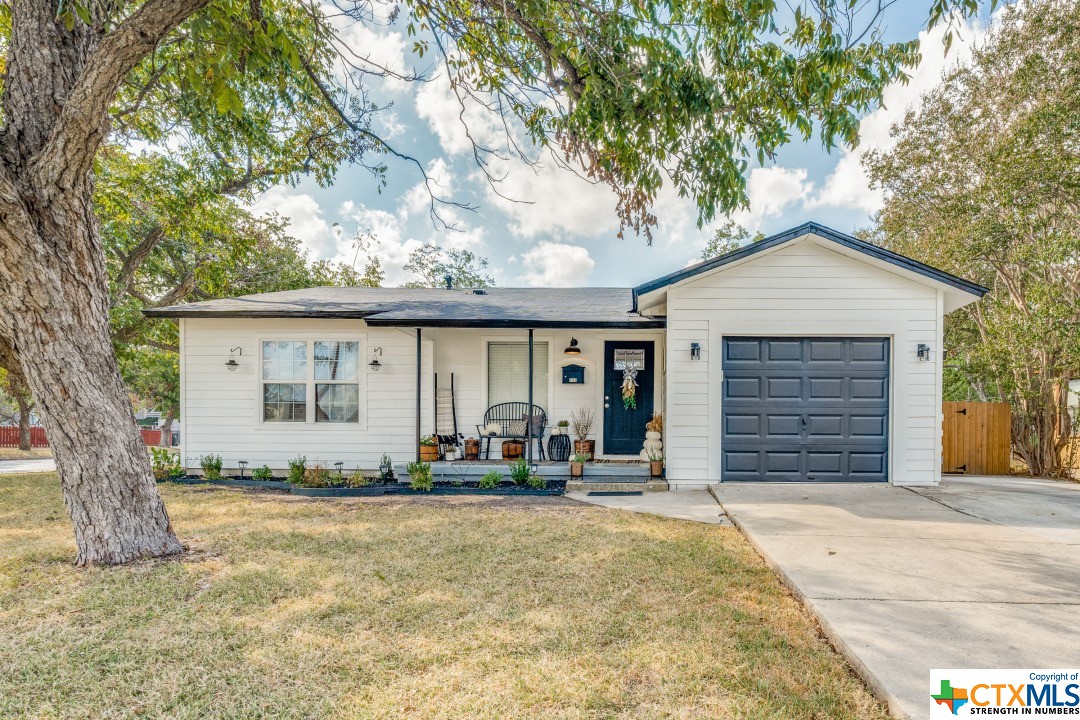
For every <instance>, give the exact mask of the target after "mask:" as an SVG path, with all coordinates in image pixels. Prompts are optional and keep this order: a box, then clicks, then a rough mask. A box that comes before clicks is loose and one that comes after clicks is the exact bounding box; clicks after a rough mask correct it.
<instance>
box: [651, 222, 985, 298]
mask: <svg viewBox="0 0 1080 720" xmlns="http://www.w3.org/2000/svg"><path fill="white" fill-rule="evenodd" d="M806 235H815V236H817V237H819V238H822V239H824V240H829V241H832V242H834V243H837V244H838V245H841V246H843V247H845V248H847V249H849V250H854V251H857V252H860V253H863V254H865V255H868V256H869V257H871V258H873V259H875V260H878V261H880V262H884V263H888V264H890V265H894V266H896V267H899V268H902V269H904V270H907V271H908V272H913V273H916V274H918V275H922V276H924V277H927V278H929V279H931V280H935V281H937V282H940V283H944V284H945V285H948V286H950V287H953V288H955V289H957V290H960V291H963V292H966V293H968V294H970V295H973V296H975V297H976V298H980V297H982V296H983V295H985V294H986V293H988V292H989V290H988V289H987V288H984V287H983V286H982V285H978V284H976V283H973V282H971V281H969V280H965V279H963V278H960V277H957V276H955V275H952V274H950V273H947V272H945V271H944V270H938V269H937V268H935V267H931V266H930V265H927V264H925V263H921V262H919V261H918V260H912V259H911V258H909V257H905V256H904V255H900V254H899V253H894V252H892V251H891V250H886V249H885V248H881V247H878V246H877V245H871V244H870V243H868V242H864V241H862V240H859V239H858V238H855V237H852V236H851V235H845V234H844V233H842V232H837V231H836V230H833V229H832V228H828V227H825V226H824V225H821V224H819V223H816V222H807V223H803V224H802V225H799V226H798V227H795V228H792V229H790V230H785V231H784V232H782V233H778V234H776V235H773V236H771V237H767V238H765V239H764V240H759V241H758V242H755V243H751V244H750V245H746V246H745V247H741V248H739V249H737V250H733V251H731V252H729V253H725V254H723V255H720V256H717V257H714V258H709V259H708V260H705V261H703V262H700V263H697V264H696V265H691V266H690V267H686V268H683V269H682V270H677V271H676V272H673V273H669V274H667V275H664V276H663V277H659V278H657V279H655V280H651V281H649V282H647V283H642V284H641V285H638V286H637V287H636V288H634V296H635V298H636V297H638V296H640V295H644V294H646V293H650V292H655V291H657V290H661V289H663V288H666V287H668V286H670V285H674V284H676V283H679V282H682V281H683V280H687V279H689V278H692V277H694V276H696V275H701V274H703V273H707V272H711V271H713V270H717V269H720V268H722V267H724V266H725V265H731V264H732V263H737V262H739V261H741V260H745V259H747V258H750V257H752V256H754V255H756V254H758V253H761V252H764V251H767V250H771V249H773V248H776V247H778V246H780V245H783V244H784V243H788V242H791V241H792V240H795V239H797V238H801V237H805V236H806Z"/></svg>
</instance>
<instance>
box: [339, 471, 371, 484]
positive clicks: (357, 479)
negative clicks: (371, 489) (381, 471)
mask: <svg viewBox="0 0 1080 720" xmlns="http://www.w3.org/2000/svg"><path fill="white" fill-rule="evenodd" d="M345 484H346V485H347V486H348V487H351V488H361V487H367V486H368V485H370V484H371V478H369V477H368V476H367V475H365V474H364V473H362V472H360V471H359V470H357V471H356V472H354V473H353V474H352V475H349V479H348V480H346V481H345Z"/></svg>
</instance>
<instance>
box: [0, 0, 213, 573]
mask: <svg viewBox="0 0 1080 720" xmlns="http://www.w3.org/2000/svg"><path fill="white" fill-rule="evenodd" d="M206 2H207V0H147V2H145V3H144V4H143V5H141V6H140V7H139V8H138V9H136V10H135V11H134V12H132V13H131V15H130V16H128V17H127V18H126V19H125V20H123V21H122V22H120V23H119V24H118V25H115V26H114V28H113V29H112V30H111V31H109V32H107V33H106V32H105V30H104V28H106V27H109V26H110V23H108V22H106V21H105V20H106V18H104V17H100V16H98V14H99V13H102V12H104V11H105V9H106V8H107V6H106V5H104V4H98V3H91V4H90V5H89V8H90V12H91V13H92V14H94V17H92V18H91V20H92V24H91V25H87V24H84V23H83V22H82V21H80V20H75V21H74V23H73V28H72V29H71V30H68V29H67V28H66V26H65V24H64V23H65V21H64V19H63V18H58V17H57V11H58V5H57V3H56V2H55V0H14V3H13V6H12V31H11V36H10V44H9V48H8V58H7V60H8V63H7V68H6V69H7V78H6V80H5V83H4V89H3V113H4V125H3V128H2V130H0V334H3V335H5V336H6V337H8V338H10V339H11V345H12V346H13V347H14V349H15V351H16V354H17V356H18V359H19V362H20V366H21V369H22V372H23V376H24V377H25V379H26V383H27V385H28V387H29V388H30V391H31V392H32V394H33V397H34V400H35V402H36V404H37V410H38V413H39V415H40V416H41V418H42V420H43V422H44V424H45V430H46V433H47V434H48V437H49V441H50V444H51V445H52V448H53V454H54V455H55V457H56V462H57V467H58V469H59V474H60V485H61V488H62V491H63V496H64V504H65V505H66V507H67V510H68V513H69V515H70V516H71V521H72V525H73V527H74V531H75V541H76V544H77V547H78V555H77V558H76V562H77V563H78V564H79V565H88V564H98V563H101V564H117V563H124V562H129V561H132V560H137V559H140V558H146V557H161V556H166V555H172V554H176V553H179V552H182V551H183V546H182V545H181V544H180V542H179V541H178V540H177V539H176V536H175V534H174V533H173V530H172V525H171V524H170V522H169V516H168V513H167V512H166V511H165V505H164V503H163V502H162V499H161V495H160V494H159V493H158V489H157V485H156V483H155V481H154V478H153V475H152V474H151V470H150V461H149V457H148V456H147V453H146V448H145V446H144V444H143V442H142V438H141V436H140V434H139V431H138V428H137V426H136V424H135V418H134V415H133V414H132V411H131V406H130V404H129V402H128V397H127V391H126V389H125V388H124V384H123V381H122V380H121V377H120V372H119V369H118V366H117V363H116V357H115V355H114V354H113V349H112V343H111V340H110V331H109V314H108V302H109V297H108V285H107V282H106V274H105V260H104V253H103V251H102V247H101V242H100V238H99V236H98V227H97V223H96V219H95V217H94V212H93V204H92V195H93V189H94V186H93V175H92V163H93V158H94V155H95V154H96V151H97V148H98V146H99V145H100V143H101V141H102V139H103V138H104V137H105V135H106V134H107V132H108V116H107V111H108V107H109V105H110V104H111V103H112V101H113V99H114V98H115V96H116V92H117V89H118V87H119V84H120V83H121V82H122V80H123V78H124V77H125V76H126V75H127V74H128V73H129V72H130V71H131V69H132V68H133V67H134V66H135V65H136V64H137V63H138V62H139V61H140V60H141V59H142V58H144V57H145V56H146V55H147V54H149V53H150V52H151V51H152V50H153V49H154V47H156V45H157V43H158V42H160V40H161V39H162V38H163V37H164V36H165V35H166V34H167V33H168V32H170V31H171V30H172V29H174V28H175V27H176V26H177V25H178V24H179V23H180V22H182V21H183V20H184V19H186V18H187V17H189V16H190V15H191V14H192V13H194V12H196V11H197V10H198V9H200V8H201V7H202V6H203V5H205V4H206Z"/></svg>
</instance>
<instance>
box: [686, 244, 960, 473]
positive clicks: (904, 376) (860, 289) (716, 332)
mask: <svg viewBox="0 0 1080 720" xmlns="http://www.w3.org/2000/svg"><path fill="white" fill-rule="evenodd" d="M830 245H832V243H828V242H826V241H818V240H815V239H814V238H807V239H804V240H801V241H794V242H792V243H788V244H785V245H783V246H781V247H780V248H779V249H777V250H774V251H771V252H766V253H763V254H761V255H756V256H751V259H750V260H748V261H745V262H743V263H742V264H740V265H736V266H729V267H727V268H723V269H721V270H719V271H714V272H712V273H708V274H703V275H699V276H696V277H693V278H690V279H689V280H686V281H684V282H682V283H679V284H676V285H673V286H672V287H670V288H668V292H667V311H668V328H667V331H668V343H667V345H668V350H667V353H668V359H667V363H668V381H669V384H668V401H667V428H668V431H667V433H666V434H667V438H666V440H667V448H668V453H667V460H668V462H667V474H668V480H669V482H671V483H672V484H673V485H675V486H679V485H693V484H700V483H705V482H719V480H720V434H721V433H720V418H721V414H720V413H721V409H720V404H721V403H720V398H721V391H720V388H721V383H722V368H721V348H722V341H723V337H724V336H725V335H750V336H754V335H757V336H767V335H790V336H808V335H818V336H828V335H833V336H858V335H867V336H886V337H890V338H891V340H892V342H891V349H892V362H891V367H890V378H891V386H892V387H891V396H890V402H889V407H890V427H889V438H890V451H889V464H890V467H889V477H890V480H891V481H892V482H894V483H898V484H908V485H917V484H932V483H936V482H938V480H939V479H940V470H941V464H940V456H941V313H942V308H943V300H942V296H941V292H940V290H937V289H936V288H934V287H931V286H929V285H925V284H922V283H920V282H916V281H914V280H912V279H910V278H908V277H905V276H901V275H900V274H898V273H893V272H890V271H888V270H885V269H882V268H880V267H877V266H874V265H872V264H870V263H868V262H863V261H861V260H859V259H856V258H854V257H850V256H848V255H847V254H843V253H841V252H838V251H836V250H833V249H832V248H831V247H830ZM691 342H698V343H701V359H700V360H696V361H695V360H691V359H690V343H691ZM919 343H926V344H927V345H929V346H930V348H931V359H930V360H929V361H925V362H920V361H918V360H917V359H916V348H917V346H918V345H919Z"/></svg>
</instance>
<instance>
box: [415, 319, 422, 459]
mask: <svg viewBox="0 0 1080 720" xmlns="http://www.w3.org/2000/svg"><path fill="white" fill-rule="evenodd" d="M420 363H421V347H420V328H416V462H420V394H421V392H422V390H423V385H422V381H421V376H420Z"/></svg>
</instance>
